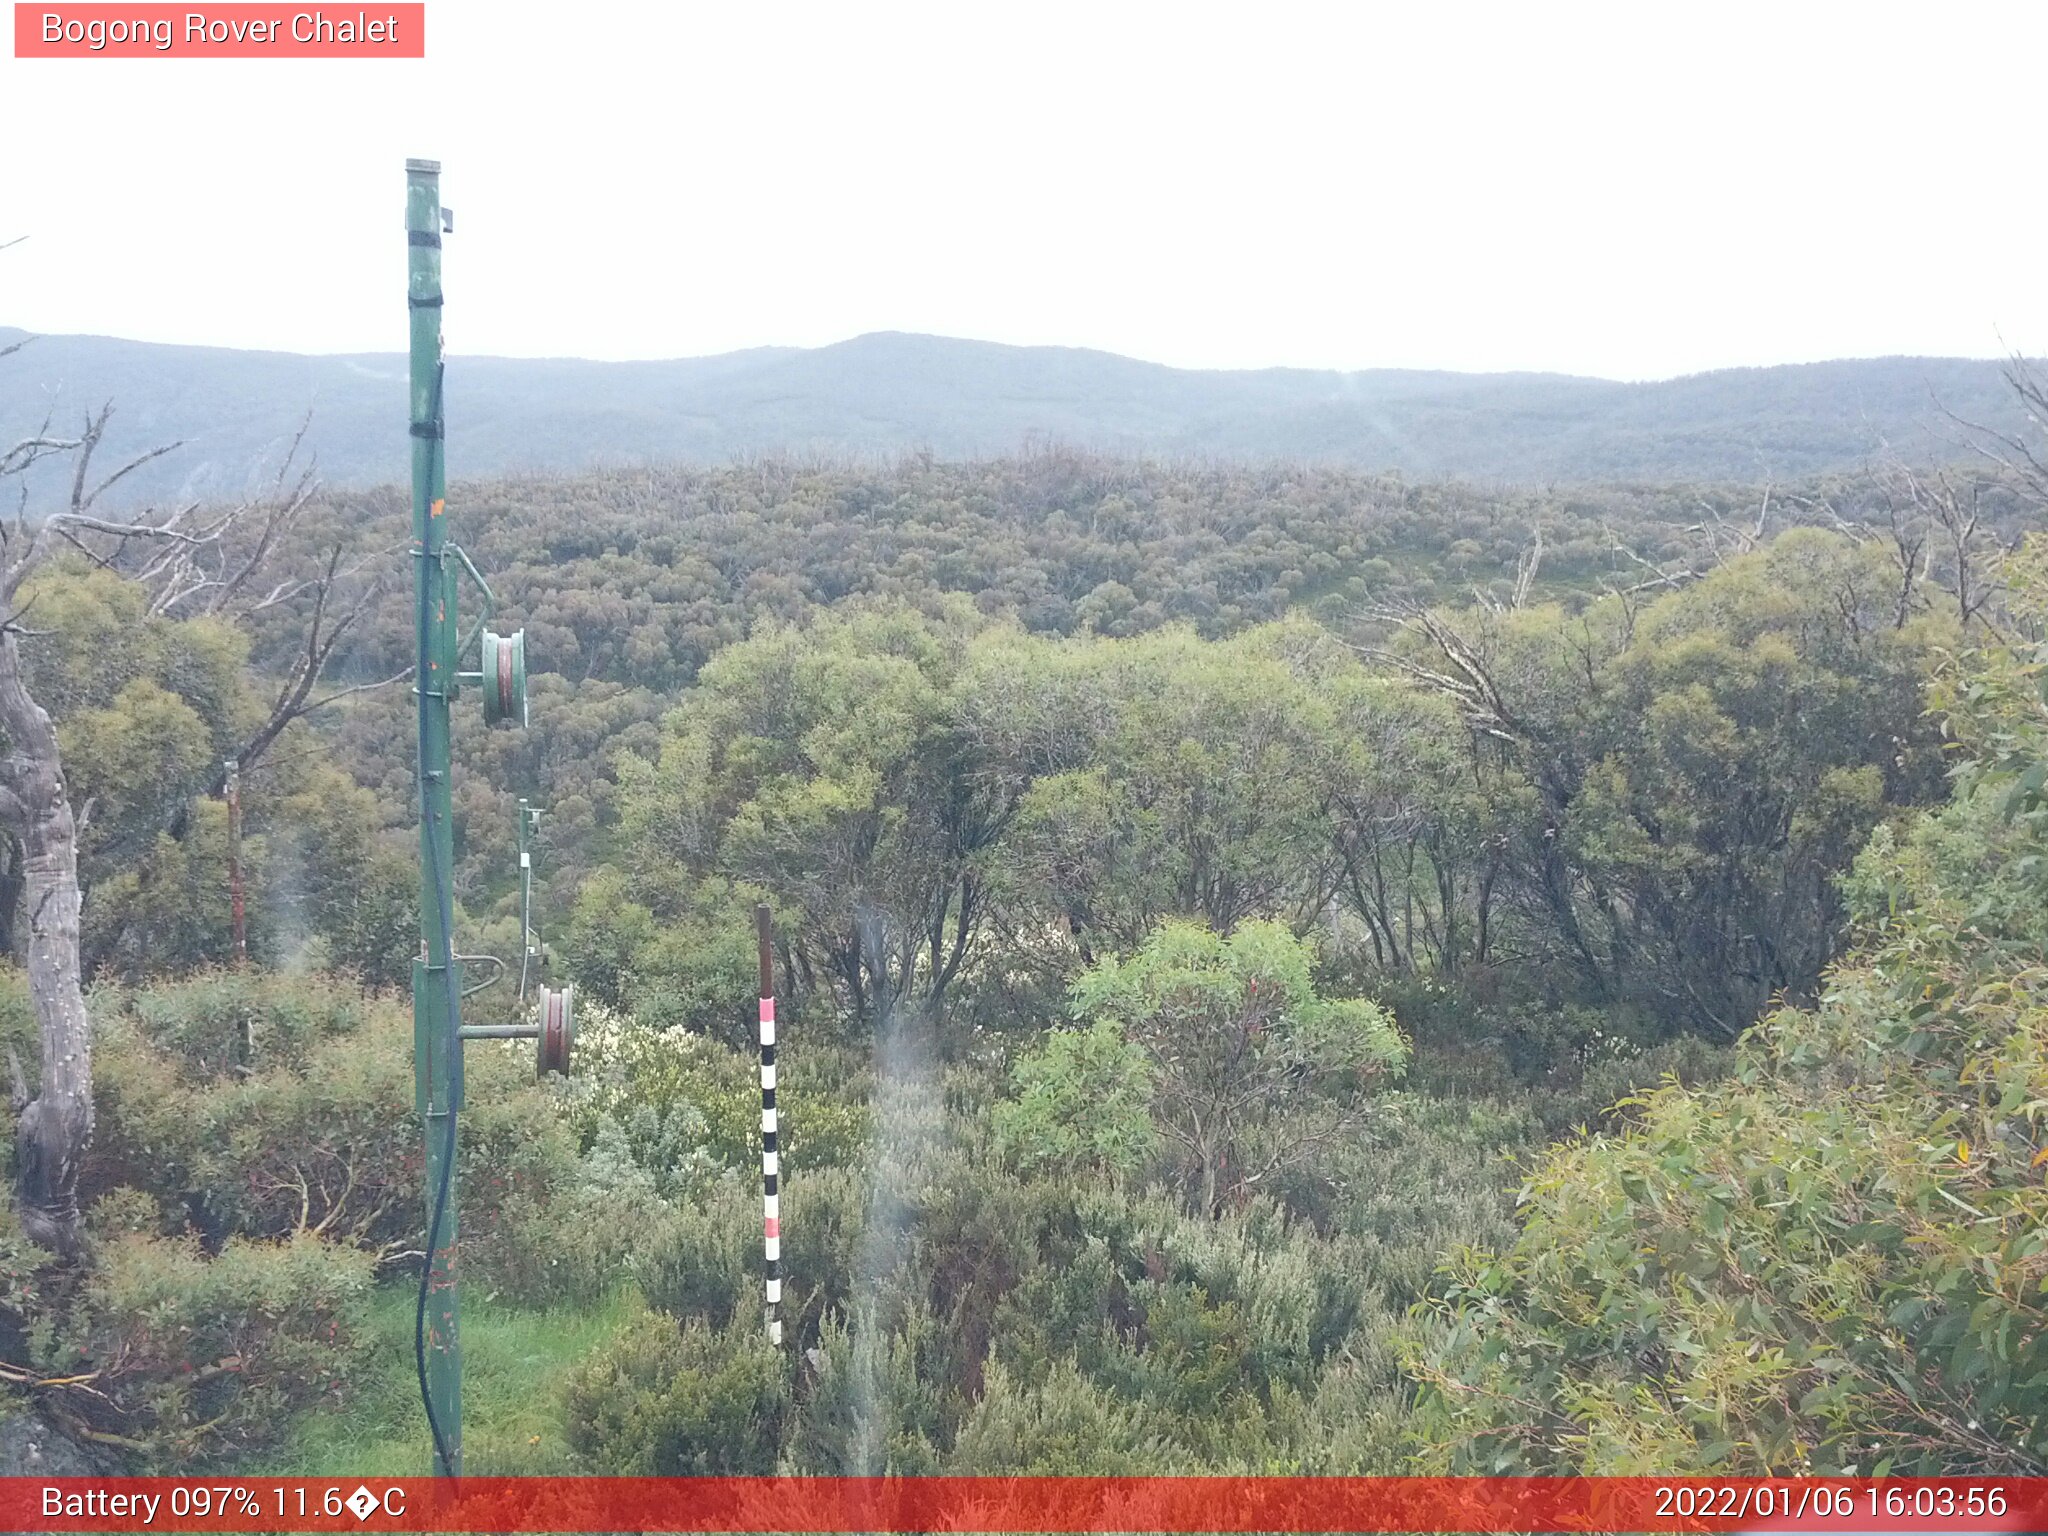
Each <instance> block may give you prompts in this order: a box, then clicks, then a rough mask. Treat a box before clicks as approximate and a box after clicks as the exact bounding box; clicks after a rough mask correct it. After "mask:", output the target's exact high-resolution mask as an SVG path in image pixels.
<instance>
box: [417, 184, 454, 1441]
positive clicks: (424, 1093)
mask: <svg viewBox="0 0 2048 1536" xmlns="http://www.w3.org/2000/svg"><path fill="white" fill-rule="evenodd" d="M442 225H443V217H442V211H441V167H440V164H439V163H438V162H436V161H432V160H408V161H406V163H405V231H406V258H407V266H408V272H409V284H408V292H407V305H408V308H409V309H410V311H411V318H412V369H411V386H412V387H411V398H412V536H413V577H414V584H413V603H414V609H413V614H414V620H415V624H416V627H417V631H418V635H417V638H418V657H417V660H418V667H419V670H418V671H417V672H416V673H415V674H414V678H415V684H416V690H415V691H416V693H417V696H418V701H419V750H420V765H419V774H420V778H419V786H420V953H419V956H418V958H417V959H415V960H414V961H413V973H412V997H413V1072H414V1095H415V1103H416V1106H417V1108H418V1110H419V1112H420V1115H421V1118H422V1121H423V1126H424V1131H425V1137H426V1171H427V1223H428V1239H427V1246H428V1249H429V1252H428V1255H427V1267H426V1271H425V1274H424V1275H423V1276H422V1279H421V1286H420V1313H419V1319H418V1325H419V1326H418V1336H417V1340H416V1344H417V1350H418V1354H419V1357H420V1358H419V1366H420V1375H421V1390H422V1394H423V1396H424V1397H425V1400H426V1407H427V1418H428V1423H429V1427H430V1428H431V1430H432V1433H433V1440H434V1471H435V1473H436V1474H437V1475H440V1476H443V1477H459V1476H461V1474H462V1338H461V1332H460V1328H459V1323H458V1316H457V1304H456V1273H455V1225H456V1223H455V1209H456V1199H455V1184H456V1179H455V1169H454V1159H455V1147H456V1142H455V1117H456V1112H457V1111H458V1110H459V1109H460V1108H461V1107H462V1044H461V1040H460V1038H459V1036H458V1034H457V1031H458V1029H459V1028H460V1020H459V1018H458V1016H457V1015H458V1008H459V995H460V991H461V988H460V986H459V981H458V977H457V975H456V972H455V956H454V935H453V934H452V933H450V931H449V929H450V928H451V927H452V925H453V908H454V895H453V884H452V882H453V874H454V860H455V846H454V832H453V826H452V824H451V821H450V809H451V807H450V801H449V784H448V764H449V752H448V741H449V724H450V720H449V715H450V706H451V704H452V702H453V699H454V695H455V692H456V688H457V683H456V676H455V668H456V660H457V650H458V646H457V635H456V626H455V601H454V598H455V590H454V579H453V576H454V572H453V569H452V568H451V567H450V566H449V565H448V563H447V547H448V517H447V500H446V498H447V464H446V462H445V456H444V454H443V451H442V450H443V446H444V438H445V436H446V426H445V421H444V417H443V414H442V399H441V382H442V358H441V234H442Z"/></svg>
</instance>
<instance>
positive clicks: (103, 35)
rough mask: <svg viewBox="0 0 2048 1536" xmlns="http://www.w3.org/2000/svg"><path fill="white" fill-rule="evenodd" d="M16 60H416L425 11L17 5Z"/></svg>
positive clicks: (379, 6) (423, 40) (381, 6)
mask: <svg viewBox="0 0 2048 1536" xmlns="http://www.w3.org/2000/svg"><path fill="white" fill-rule="evenodd" d="M14 56H15V57H16V58H17V59H423V58H425V57H426V56H427V8H426V6H425V5H424V4H423V3H414V4H410V5H398V4H386V3H377V0H371V3H369V4H363V3H361V0H358V4H356V5H354V6H349V5H325V6H322V5H241V4H228V5H207V4H203V3H202V4H198V5H121V4H112V5H107V4H96V5H64V4H34V3H26V0H17V3H16V5H15V7H14Z"/></svg>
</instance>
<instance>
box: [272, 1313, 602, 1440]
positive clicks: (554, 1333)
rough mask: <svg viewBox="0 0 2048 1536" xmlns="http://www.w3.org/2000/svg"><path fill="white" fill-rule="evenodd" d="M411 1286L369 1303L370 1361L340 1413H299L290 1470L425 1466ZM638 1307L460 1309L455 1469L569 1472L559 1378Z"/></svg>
mask: <svg viewBox="0 0 2048 1536" xmlns="http://www.w3.org/2000/svg"><path fill="white" fill-rule="evenodd" d="M415 1294H416V1293H415V1292H414V1290H413V1288H412V1287H411V1286H410V1285H392V1286H387V1287H385V1288H384V1289H383V1290H382V1291H381V1292H380V1293H379V1294H378V1296H377V1299H376V1301H375V1303H374V1304H373V1306H372V1311H371V1324H370V1329H369V1333H368V1337H369V1341H370V1342H369V1349H370V1351H371V1356H372V1358H370V1359H368V1360H365V1361H364V1362H363V1363H362V1367H361V1370H360V1374H359V1375H358V1377H357V1380H356V1388H355V1391H354V1393H353V1394H352V1396H351V1398H350V1400H349V1402H348V1404H347V1406H346V1407H345V1408H343V1409H342V1410H341V1411H340V1412H338V1413H337V1412H325V1413H320V1414H317V1415H313V1416H310V1417H308V1418H307V1419H306V1420H305V1421H303V1422H302V1423H301V1424H300V1425H299V1426H298V1429H297V1432H296V1433H295V1434H294V1435H293V1436H292V1439H291V1442H290V1445H289V1449H288V1450H287V1451H286V1453H285V1456H286V1459H287V1464H286V1465H283V1466H280V1467H278V1468H276V1469H275V1470H277V1471H279V1472H289V1473H291V1474H292V1475H293V1476H298V1477H372V1476H378V1477H417V1476H423V1475H424V1474H425V1473H426V1472H427V1471H428V1470H429V1468H430V1463H431V1460H432V1453H431V1450H430V1448H429V1445H428V1438H427V1419H426V1414H425V1412H424V1410H423V1409H422V1408H421V1407H420V1394H419V1380H418V1378H417V1377H416V1376H415V1375H414V1374H413V1352H412V1349H413V1306H414V1301H415ZM639 1309H640V1302H639V1299H638V1297H637V1296H636V1295H635V1294H634V1293H633V1292H632V1291H630V1290H620V1291H618V1292H615V1293H614V1294H613V1295H611V1296H609V1297H606V1298H604V1299H602V1300H600V1301H597V1302H594V1303H592V1304H591V1305H590V1306H587V1307H578V1308H575V1309H569V1308H552V1309H546V1310H535V1309H526V1308H513V1307H506V1306H502V1305H496V1304H491V1303H477V1304H471V1305H468V1306H465V1307H464V1308H463V1312H462V1366H463V1369H462V1432H463V1434H462V1438H463V1452H462V1456H463V1470H464V1471H465V1472H468V1473H472V1474H475V1475H478V1476H493V1475H504V1476H525V1475H529V1474H538V1473H563V1472H572V1471H575V1470H576V1466H575V1458H574V1457H573V1456H572V1454H571V1453H570V1450H569V1447H568V1445H567V1444H566V1443H565V1442H564V1441H563V1439H562V1415H561V1408H560V1402H561V1398H560V1387H561V1381H562V1379H563V1377H564V1376H565V1375H566V1374H567V1373H568V1371H569V1369H570V1368H571V1367H572V1366H574V1365H575V1363H576V1362H577V1361H578V1360H580V1359H582V1358H583V1356H584V1355H586V1354H588V1353H589V1352H590V1351H591V1350H592V1349H594V1348H596V1347H597V1346H598V1345H599V1344H601V1343H603V1342H604V1341H605V1340H606V1339H608V1338H610V1337H611V1336H612V1335H613V1334H614V1333H616V1332H618V1330H619V1329H620V1328H622V1327H624V1326H625V1324H626V1322H627V1320H628V1319H629V1318H631V1317H633V1316H634V1315H635V1314H636V1313H637V1312H638V1311H639Z"/></svg>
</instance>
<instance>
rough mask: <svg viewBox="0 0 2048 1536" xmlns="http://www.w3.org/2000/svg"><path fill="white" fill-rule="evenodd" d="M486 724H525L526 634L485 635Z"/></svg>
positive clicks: (523, 631)
mask: <svg viewBox="0 0 2048 1536" xmlns="http://www.w3.org/2000/svg"><path fill="white" fill-rule="evenodd" d="M478 659H479V660H480V661H481V663H482V671H483V694H484V724H485V725H519V726H523V725H525V724H526V631H525V630H523V629H515V630H513V631H512V633H511V634H509V635H500V634H494V633H493V632H492V631H490V630H488V629H487V630H485V631H484V633H483V650H482V653H481V655H480V656H479V658H478Z"/></svg>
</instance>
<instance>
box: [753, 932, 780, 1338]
mask: <svg viewBox="0 0 2048 1536" xmlns="http://www.w3.org/2000/svg"><path fill="white" fill-rule="evenodd" d="M754 933H755V938H756V940H757V942H758V946H759V949H760V959H761V1243H762V1255H763V1258H764V1260H765V1268H764V1269H763V1275H764V1276H765V1278H764V1279H763V1281H762V1286H763V1289H764V1293H765V1299H766V1303H767V1317H768V1342H769V1343H770V1344H780V1343H781V1342H782V1319H781V1317H780V1316H779V1315H778V1313H779V1312H780V1310H781V1307H782V1215H781V1211H780V1210H779V1209H778V1204H779V1197H778V1196H777V1194H776V1184H777V1183H778V1182H779V1173H780V1163H781V1154H780V1152H779V1150H778V1149H777V1147H776V1137H775V918H774V916H773V914H772V913H770V912H769V910H768V907H767V904H766V903H763V904H762V905H760V906H758V907H756V908H754Z"/></svg>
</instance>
